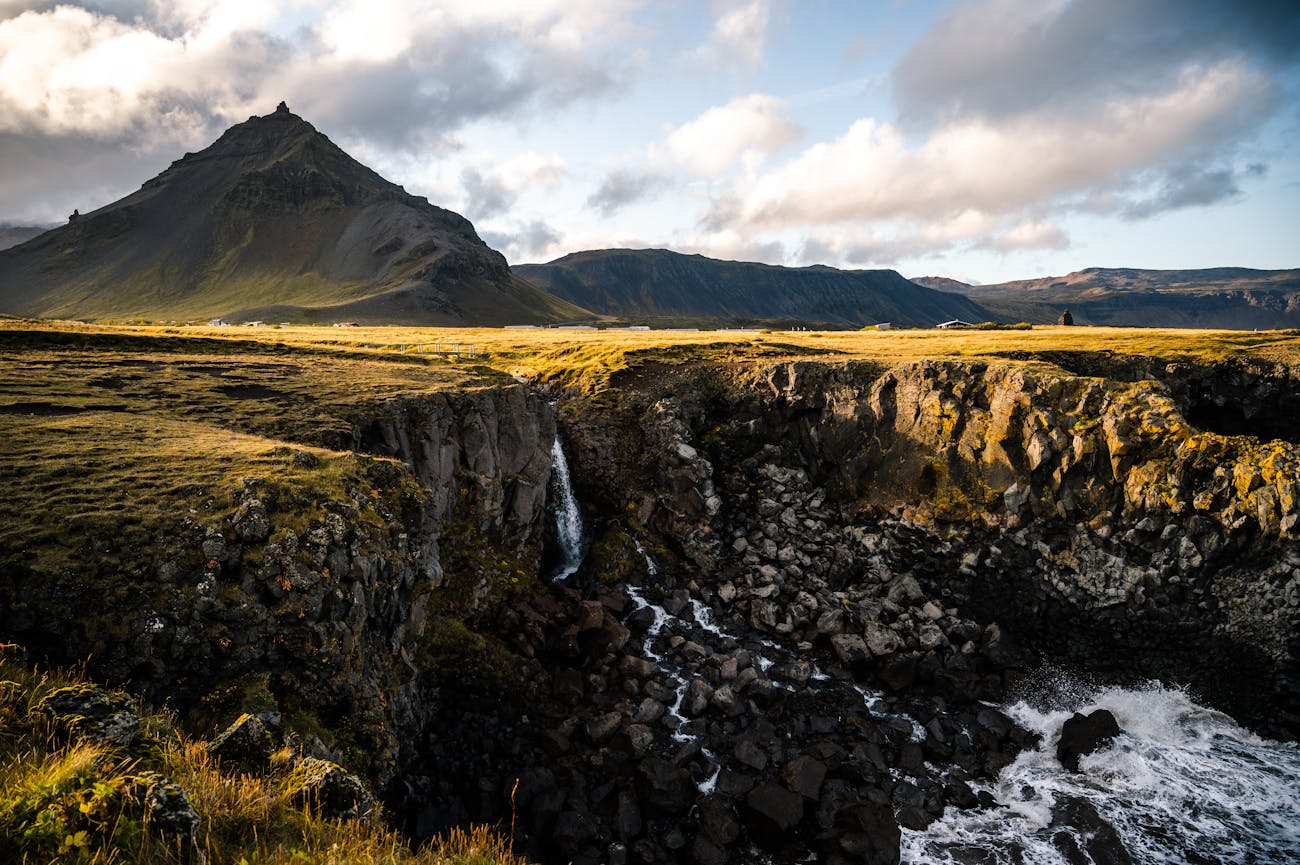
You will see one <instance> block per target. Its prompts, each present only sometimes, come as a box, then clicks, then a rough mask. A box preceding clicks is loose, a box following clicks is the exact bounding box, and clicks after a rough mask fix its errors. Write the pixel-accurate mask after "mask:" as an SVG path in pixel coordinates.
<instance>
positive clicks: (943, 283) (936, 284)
mask: <svg viewBox="0 0 1300 865" xmlns="http://www.w3.org/2000/svg"><path fill="white" fill-rule="evenodd" d="M908 279H910V280H911V281H912V282H915V283H916V284H917V285H924V286H925V287H926V288H933V289H934V290H935V291H951V292H955V293H957V294H961V293H963V292H964V291H965V290H966V289H968V288H970V287H971V286H970V283H969V282H962V281H961V280H960V279H949V278H948V277H946V276H909V277H908Z"/></svg>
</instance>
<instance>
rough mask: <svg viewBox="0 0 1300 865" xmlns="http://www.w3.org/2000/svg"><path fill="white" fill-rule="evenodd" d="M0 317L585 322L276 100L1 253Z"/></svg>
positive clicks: (449, 218)
mask: <svg viewBox="0 0 1300 865" xmlns="http://www.w3.org/2000/svg"><path fill="white" fill-rule="evenodd" d="M0 312H5V313H10V314H14V315H27V316H42V317H63V318H105V317H115V318H130V317H149V318H205V317H211V316H223V317H227V318H233V319H240V320H254V319H265V320H273V321H279V320H293V321H322V322H328V321H337V320H340V319H352V320H357V321H361V322H370V323H375V324H398V323H400V324H426V325H428V324H512V323H526V322H547V321H555V320H560V319H571V318H573V317H575V316H581V315H583V312H582V311H581V310H578V309H577V308H575V307H574V306H573V305H572V304H569V303H566V302H564V301H560V300H557V299H555V298H553V297H551V296H549V295H547V294H546V293H545V292H542V291H539V290H538V289H536V288H535V287H533V286H532V285H530V284H528V283H526V282H524V281H522V280H520V279H517V278H516V277H514V276H512V275H511V274H510V271H509V269H508V268H507V266H506V262H505V259H504V258H503V257H502V256H501V255H500V254H499V253H497V252H495V251H493V250H492V249H490V248H488V246H487V245H486V244H484V243H483V242H482V241H481V240H480V239H479V237H478V235H477V234H475V232H474V228H473V226H472V225H470V223H469V221H468V220H466V219H464V218H463V217H461V216H459V215H457V214H455V213H452V212H451V211H448V210H443V209H442V208H439V207H435V206H434V205H432V204H430V203H429V202H428V201H426V200H425V199H423V198H420V197H417V196H414V195H410V194H408V193H407V192H406V191H405V190H403V189H402V188H401V187H400V186H397V185H396V184H393V183H390V182H388V181H387V180H385V179H383V178H382V177H380V176H379V175H378V174H376V173H375V172H373V171H371V170H370V169H368V168H366V167H365V166H363V165H361V164H360V163H358V162H356V161H355V160H354V159H352V158H351V157H350V156H348V155H347V154H346V153H344V152H343V151H342V150H340V149H339V148H338V147H337V146H336V145H335V144H334V143H333V142H331V141H330V140H329V139H328V138H326V137H325V136H324V135H322V134H321V133H319V132H317V131H316V129H315V128H313V127H312V126H311V124H309V123H307V122H306V121H304V120H303V119H302V118H300V117H298V116H297V115H295V114H293V113H291V112H290V111H289V110H288V108H286V107H285V106H284V105H283V103H282V104H281V106H280V108H279V109H278V110H277V111H275V112H274V113H272V114H268V115H266V116H264V117H253V118H250V119H249V120H248V121H246V122H244V123H240V124H238V125H237V126H234V127H231V128H230V129H229V130H227V131H226V132H225V134H223V135H222V136H221V137H220V138H219V139H218V140H217V141H216V142H215V143H214V144H212V145H211V146H210V147H208V148H207V149H205V150H203V151H200V152H199V153H191V154H187V155H186V156H185V157H184V158H182V159H180V160H177V161H176V162H174V163H173V164H172V165H171V167H170V168H168V169H167V170H166V171H164V172H163V173H162V174H160V175H158V176H157V177H155V178H153V179H152V180H150V181H148V182H146V183H145V184H144V185H143V186H142V187H141V188H140V189H139V190H138V191H137V192H135V193H132V194H131V195H129V196H127V197H126V198H123V199H121V200H120V201H116V202H114V203H112V204H109V205H106V206H105V207H101V208H99V209H98V210H95V211H93V212H91V213H86V214H81V215H79V216H77V217H76V218H74V219H72V220H70V221H69V222H68V224H66V225H63V226H61V227H59V228H57V229H54V230H52V231H49V232H47V233H45V234H42V235H40V236H38V237H36V238H34V239H32V240H30V241H28V242H26V243H23V244H20V245H18V246H16V247H14V248H12V249H8V250H3V251H0Z"/></svg>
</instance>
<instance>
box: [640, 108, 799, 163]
mask: <svg viewBox="0 0 1300 865" xmlns="http://www.w3.org/2000/svg"><path fill="white" fill-rule="evenodd" d="M786 111H787V106H786V104H785V103H784V102H782V101H781V100H780V99H777V98H776V97H774V96H768V95H767V94H763V93H751V94H749V95H748V96H741V97H739V98H737V99H733V100H731V101H730V102H728V103H727V104H726V105H720V106H717V107H715V108H710V109H709V110H707V111H705V112H704V113H703V114H701V115H700V116H699V117H696V118H695V119H694V120H691V121H689V122H687V123H683V124H682V125H681V126H679V127H678V128H677V129H675V130H673V131H672V132H671V133H670V134H669V135H668V137H667V138H666V139H665V141H664V146H665V148H666V149H667V152H668V154H669V156H670V157H671V158H672V159H673V160H674V161H675V162H677V163H678V164H680V165H682V166H684V167H685V168H686V169H688V170H689V171H691V172H693V173H695V174H698V175H702V176H705V177H708V176H712V175H716V174H719V173H721V172H722V171H724V170H726V169H727V168H729V167H730V166H731V165H732V164H733V163H734V162H735V161H736V159H737V158H738V157H740V156H741V155H742V154H745V153H753V154H756V155H759V156H769V155H771V154H773V153H777V152H779V151H781V150H783V149H785V148H786V147H788V146H789V145H791V144H793V143H794V142H796V141H798V140H799V139H800V138H801V137H802V136H803V129H801V128H800V127H799V125H798V124H796V123H794V122H793V121H792V120H790V119H789V118H788V117H786Z"/></svg>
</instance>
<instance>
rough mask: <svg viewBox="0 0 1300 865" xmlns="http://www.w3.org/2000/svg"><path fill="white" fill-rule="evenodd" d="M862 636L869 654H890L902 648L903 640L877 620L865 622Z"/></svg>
mask: <svg viewBox="0 0 1300 865" xmlns="http://www.w3.org/2000/svg"><path fill="white" fill-rule="evenodd" d="M909 579H910V578H909ZM862 636H863V638H864V639H865V640H866V643H867V648H868V649H870V650H871V654H873V655H875V656H877V657H883V656H884V655H892V654H894V653H895V652H897V651H898V650H899V649H901V648H903V641H902V640H901V639H900V638H899V636H898V634H895V633H894V632H893V631H891V630H890V629H889V628H888V627H887V626H885V625H882V624H880V623H879V622H867V625H866V627H865V628H864V629H863V635H862Z"/></svg>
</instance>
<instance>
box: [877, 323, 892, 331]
mask: <svg viewBox="0 0 1300 865" xmlns="http://www.w3.org/2000/svg"><path fill="white" fill-rule="evenodd" d="M876 330H889V322H887V321H882V322H880V323H879V324H877V325H876Z"/></svg>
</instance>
